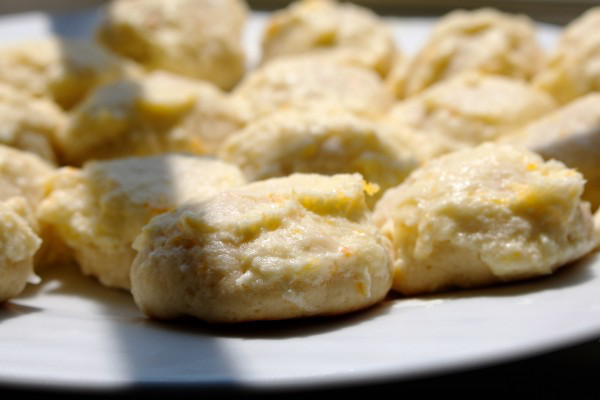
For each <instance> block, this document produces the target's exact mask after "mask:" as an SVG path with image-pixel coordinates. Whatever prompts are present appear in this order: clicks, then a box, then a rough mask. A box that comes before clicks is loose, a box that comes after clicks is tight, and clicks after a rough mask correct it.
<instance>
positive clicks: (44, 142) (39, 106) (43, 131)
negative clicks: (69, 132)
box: [0, 83, 67, 163]
mask: <svg viewBox="0 0 600 400" xmlns="http://www.w3.org/2000/svg"><path fill="white" fill-rule="evenodd" d="M0 120H1V121H2V126H1V127H0V143H1V144H5V145H7V146H11V147H15V148H17V149H20V150H24V151H28V152H31V153H35V154H37V155H38V156H40V157H41V158H43V159H44V160H46V161H48V162H51V163H55V162H56V155H55V154H54V149H53V147H52V144H53V143H54V141H55V139H56V136H57V134H58V132H59V131H61V130H62V129H64V127H65V124H66V122H67V117H66V115H65V113H64V112H63V111H62V110H61V109H60V108H59V107H58V106H56V105H55V104H54V103H52V102H51V101H49V100H46V99H41V98H40V99H38V98H34V97H31V96H29V95H27V94H26V93H24V92H21V91H19V90H18V89H15V88H14V87H12V86H9V85H6V84H4V83H0Z"/></svg>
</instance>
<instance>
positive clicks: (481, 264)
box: [374, 143, 598, 295]
mask: <svg viewBox="0 0 600 400" xmlns="http://www.w3.org/2000/svg"><path fill="white" fill-rule="evenodd" d="M584 183H585V181H584V180H583V177H582V176H581V174H580V173H579V172H577V171H575V170H573V169H568V168H566V167H565V166H564V164H562V163H560V162H558V161H548V162H544V161H543V160H542V158H541V157H540V156H538V155H536V154H535V153H532V152H530V151H528V150H526V149H525V148H520V147H512V146H508V145H496V144H491V143H488V144H484V145H481V146H479V147H476V148H474V149H466V150H462V151H458V152H455V153H452V154H448V155H446V156H443V157H440V158H438V159H436V160H433V161H431V162H429V163H428V164H426V165H425V166H423V167H422V168H421V169H419V170H417V171H415V172H414V173H413V174H412V175H411V176H410V177H409V178H408V179H407V180H406V181H405V182H404V183H402V184H401V185H400V186H398V187H397V188H395V189H390V190H388V191H387V192H386V194H385V195H384V196H383V198H382V199H381V200H380V201H379V203H377V206H376V209H375V212H374V221H375V223H376V225H377V226H378V227H379V228H380V229H381V231H382V233H383V234H384V235H385V236H386V237H388V238H389V239H390V240H391V241H392V243H393V248H394V252H395V260H394V285H393V287H394V289H395V290H397V291H399V292H401V293H404V294H407V295H414V294H421V293H428V292H436V291H441V290H446V289H451V288H457V287H460V288H468V287H477V286H484V285H490V284H493V283H496V282H506V281H512V280H516V279H524V278H529V277H534V276H540V275H547V274H550V273H552V272H553V271H554V270H556V269H557V268H559V267H561V266H563V265H565V264H567V263H569V262H571V261H573V260H576V259H578V258H580V257H582V256H584V255H585V254H587V253H588V252H589V251H591V250H592V249H593V248H594V247H595V246H596V245H597V243H598V237H597V235H596V233H595V232H594V224H593V218H592V214H591V212H590V207H589V203H587V202H582V201H581V194H582V193H583V187H584Z"/></svg>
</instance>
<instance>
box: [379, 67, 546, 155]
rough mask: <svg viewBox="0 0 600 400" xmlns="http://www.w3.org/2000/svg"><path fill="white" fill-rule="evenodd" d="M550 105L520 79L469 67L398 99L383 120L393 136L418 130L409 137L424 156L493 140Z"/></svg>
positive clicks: (537, 115)
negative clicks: (412, 136) (470, 70)
mask: <svg viewBox="0 0 600 400" xmlns="http://www.w3.org/2000/svg"><path fill="white" fill-rule="evenodd" d="M554 107H555V103H554V101H553V100H552V98H551V97H550V96H549V95H548V94H546V93H544V92H542V91H540V90H536V89H534V88H532V87H531V86H529V85H527V84H525V83H524V82H522V81H519V80H514V79H510V78H506V77H502V76H497V75H486V74H481V73H476V72H469V73H465V74H462V75H459V76H457V77H455V78H452V79H449V80H447V81H444V82H440V83H438V84H436V85H434V86H432V87H430V88H429V89H427V90H426V91H424V92H422V93H420V94H419V95H417V96H413V97H411V98H410V99H407V100H404V101H402V102H400V103H397V104H396V105H395V106H394V107H393V108H392V109H391V110H390V112H389V113H388V114H387V115H386V117H385V119H384V122H383V123H384V124H385V125H386V127H387V128H388V129H387V132H388V133H389V134H390V135H391V136H390V137H391V138H392V140H399V141H406V135H420V136H416V137H414V138H410V139H409V141H410V142H414V143H415V154H416V156H417V158H419V159H421V160H423V161H426V160H428V159H431V158H435V157H437V156H439V155H441V154H444V153H448V152H452V151H455V150H459V149H462V148H467V147H473V146H476V145H478V144H480V143H483V142H487V141H492V140H496V139H498V138H499V137H500V136H502V135H504V134H506V133H507V132H510V131H513V130H515V129H517V128H519V127H521V126H522V125H524V124H526V123H528V122H530V121H532V120H534V119H536V118H539V117H540V116H542V115H544V114H546V113H548V112H550V111H552V110H553V109H554ZM394 138H395V139H394ZM421 142H422V143H424V144H423V145H420V144H419V143H421Z"/></svg>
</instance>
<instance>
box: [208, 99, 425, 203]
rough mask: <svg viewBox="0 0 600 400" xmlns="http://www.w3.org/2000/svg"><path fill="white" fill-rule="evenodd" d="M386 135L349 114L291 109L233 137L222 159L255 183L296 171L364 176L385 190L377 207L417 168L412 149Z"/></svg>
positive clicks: (365, 120) (220, 154)
mask: <svg viewBox="0 0 600 400" xmlns="http://www.w3.org/2000/svg"><path fill="white" fill-rule="evenodd" d="M380 130H381V129H380V127H379V126H378V125H377V124H376V123H374V122H372V121H369V120H367V119H364V118H361V117H358V116H355V115H353V114H352V113H350V112H348V111H335V112H334V111H329V112H317V111H315V112H299V111H292V110H286V111H281V112H279V113H276V114H271V115H269V116H266V117H264V118H260V119H258V120H255V121H254V122H251V123H250V124H249V125H247V126H246V127H245V128H244V129H242V130H240V131H238V132H237V133H235V134H233V135H231V136H230V137H229V138H228V139H227V141H226V142H225V143H224V145H223V147H222V148H221V151H220V153H219V156H220V157H221V158H222V159H224V160H226V161H229V162H232V163H234V164H236V165H238V166H239V167H240V168H241V170H242V171H243V172H244V174H245V176H246V178H247V179H248V180H249V181H257V180H261V179H267V178H273V177H279V176H287V175H290V174H292V173H294V172H303V173H318V174H323V175H334V174H337V173H353V172H358V173H360V174H361V175H362V176H363V177H364V179H365V180H366V181H368V182H371V183H374V184H376V185H377V186H379V189H380V190H379V192H378V195H377V196H374V197H370V198H369V199H368V202H369V204H374V202H375V199H377V198H379V195H380V194H381V193H383V192H384V191H385V190H387V189H388V188H390V187H392V186H396V185H398V184H399V183H400V182H402V181H403V180H404V178H406V176H407V175H408V174H409V173H410V171H412V169H413V168H415V166H416V161H415V160H414V159H413V158H412V157H411V156H410V154H409V153H408V152H407V150H406V149H404V148H402V147H401V146H395V144H394V143H393V142H390V141H387V140H386V139H385V138H384V137H383V136H382V135H381V133H380Z"/></svg>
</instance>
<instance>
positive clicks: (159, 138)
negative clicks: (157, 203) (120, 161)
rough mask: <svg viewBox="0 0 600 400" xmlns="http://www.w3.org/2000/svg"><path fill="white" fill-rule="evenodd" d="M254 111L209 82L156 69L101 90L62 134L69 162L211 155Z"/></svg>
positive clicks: (65, 159)
mask: <svg viewBox="0 0 600 400" xmlns="http://www.w3.org/2000/svg"><path fill="white" fill-rule="evenodd" d="M247 114H248V112H247V111H246V108H245V106H244V105H243V104H240V103H239V102H237V101H235V100H232V99H230V98H228V97H227V96H226V95H225V93H223V92H222V91H221V90H220V89H219V88H217V87H216V86H214V85H212V84H211V83H210V82H206V81H196V80H191V79H187V78H184V77H180V76H176V75H172V74H170V73H167V72H154V73H151V74H148V75H147V76H145V77H144V78H142V79H122V80H119V81H115V82H113V83H110V84H108V85H105V86H102V87H100V88H98V89H97V90H95V91H94V92H93V93H92V94H91V95H90V96H89V97H88V98H87V99H86V100H85V101H84V102H83V103H82V104H81V105H80V106H79V107H77V109H75V110H74V112H73V114H72V116H71V118H70V120H69V123H68V124H67V126H66V129H64V130H63V131H62V132H60V134H59V135H58V138H57V147H58V150H59V156H60V157H61V158H62V160H63V162H64V163H65V164H69V165H81V164H83V163H84V162H85V161H87V160H92V159H95V160H100V159H112V158H118V157H126V156H142V155H152V154H160V153H167V152H188V153H194V154H207V153H213V152H215V151H216V148H217V146H218V145H219V144H220V143H221V141H222V140H223V139H224V138H225V137H226V136H227V135H228V134H229V133H231V132H233V131H236V130H237V129H239V128H241V127H242V126H243V125H244V124H245V123H246V119H247V117H248V116H247Z"/></svg>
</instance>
